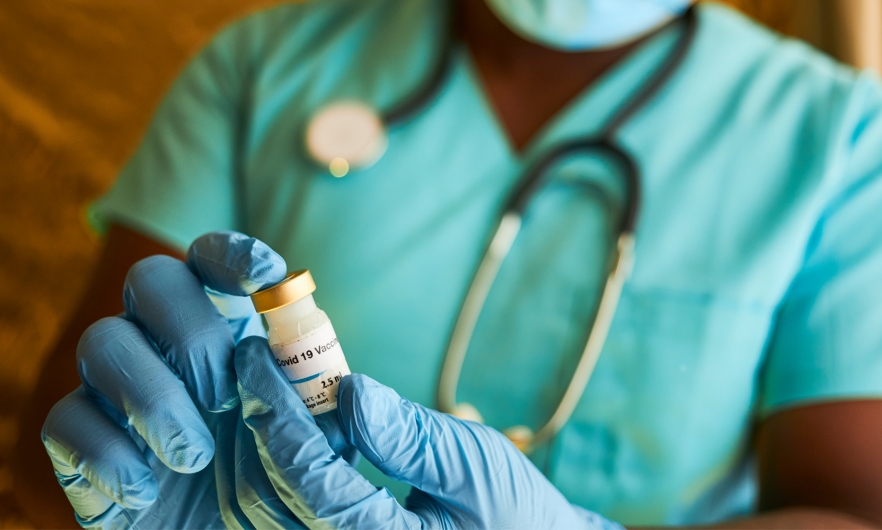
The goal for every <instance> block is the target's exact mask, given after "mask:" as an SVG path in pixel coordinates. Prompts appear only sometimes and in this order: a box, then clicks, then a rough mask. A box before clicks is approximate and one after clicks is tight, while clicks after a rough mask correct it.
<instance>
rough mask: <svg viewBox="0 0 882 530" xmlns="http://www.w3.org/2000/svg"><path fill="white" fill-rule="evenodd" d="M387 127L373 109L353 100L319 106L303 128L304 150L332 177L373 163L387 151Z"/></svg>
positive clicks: (344, 174) (342, 175)
mask: <svg viewBox="0 0 882 530" xmlns="http://www.w3.org/2000/svg"><path fill="white" fill-rule="evenodd" d="M386 145H387V140H386V127H385V125H383V120H382V119H381V118H380V115H379V114H378V113H377V112H376V110H375V109H374V108H372V107H371V106H369V105H366V104H365V103H362V102H360V101H355V100H342V101H335V102H333V103H331V104H330V105H327V106H325V107H322V108H321V109H319V111H318V112H316V113H315V114H314V115H313V116H312V118H311V119H310V121H309V125H308V126H307V128H306V150H307V152H308V153H309V155H310V156H311V157H312V159H313V160H314V161H315V162H316V163H317V164H319V165H320V166H322V167H326V168H328V171H329V172H330V173H331V174H332V175H334V176H335V177H338V178H339V177H344V176H346V174H348V173H349V171H351V170H354V169H366V168H368V167H370V166H372V165H373V164H374V163H375V162H376V161H377V160H379V159H380V157H381V156H383V153H384V152H385V151H386Z"/></svg>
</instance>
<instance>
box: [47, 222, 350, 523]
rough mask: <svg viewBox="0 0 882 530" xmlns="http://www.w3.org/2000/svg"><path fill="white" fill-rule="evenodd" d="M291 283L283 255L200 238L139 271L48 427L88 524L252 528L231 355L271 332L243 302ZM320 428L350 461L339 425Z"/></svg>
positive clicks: (61, 475) (240, 238) (256, 245)
mask: <svg viewBox="0 0 882 530" xmlns="http://www.w3.org/2000/svg"><path fill="white" fill-rule="evenodd" d="M285 273H286V265H285V261H284V260H283V259H282V258H281V256H279V255H278V254H276V253H275V252H273V251H272V250H271V249H270V248H269V247H267V246H266V245H265V244H263V243H261V242H260V241H258V240H256V239H253V238H248V237H246V236H244V235H242V234H238V233H235V232H216V233H212V234H208V235H206V236H203V237H201V238H199V239H198V240H196V241H195V242H194V243H193V245H192V246H191V247H190V250H189V252H188V255H187V264H184V263H181V262H180V261H178V260H175V259H173V258H170V257H167V256H153V257H150V258H147V259H145V260H142V261H140V262H138V263H137V264H136V265H135V266H133V267H132V269H131V270H130V271H129V273H128V276H127V277H126V285H125V290H124V295H123V301H124V305H125V314H124V316H121V317H113V318H105V319H102V320H100V321H98V322H96V323H95V324H93V325H92V326H91V327H90V328H89V329H88V330H87V331H86V332H85V333H84V334H83V337H82V338H81V340H80V343H79V346H78V349H77V369H78V371H79V374H80V378H81V379H82V382H83V385H82V386H81V387H80V388H79V389H77V390H76V391H74V392H73V393H71V394H69V395H68V396H66V397H65V398H64V399H62V400H61V401H60V402H59V403H58V404H56V405H55V407H54V408H53V409H52V411H51V412H50V414H49V416H48V417H47V419H46V422H45V424H44V427H43V443H44V444H45V446H46V450H47V451H48V452H49V455H50V457H51V459H52V463H53V465H54V467H55V471H56V475H57V476H58V479H59V482H60V484H61V486H62V487H63V488H64V490H65V493H66V494H67V496H68V499H69V500H70V502H71V504H72V505H73V508H74V510H75V511H76V514H77V518H78V521H79V522H80V524H82V525H83V526H107V527H117V526H129V525H135V526H141V527H164V528H169V527H173V528H187V527H199V528H207V527H221V526H223V521H222V520H221V516H222V515H223V516H224V517H227V518H229V519H230V520H229V521H227V523H228V524H230V525H233V526H235V525H237V524H240V523H239V521H240V520H241V521H242V522H244V524H245V525H246V526H247V519H246V518H245V517H244V516H242V512H241V510H240V509H239V507H238V505H239V503H240V502H242V503H246V502H252V501H253V500H254V499H253V498H250V497H249V496H248V495H249V492H248V491H244V490H237V489H236V482H237V481H236V475H237V474H239V473H243V472H242V470H241V469H240V468H237V461H235V460H234V459H233V458H234V456H235V451H236V447H235V445H236V443H235V441H236V429H237V424H238V423H239V422H238V418H240V417H241V412H240V409H239V408H238V403H239V398H238V394H237V391H236V379H235V374H234V371H233V350H234V347H235V344H236V342H237V341H238V340H239V339H240V338H241V337H243V336H246V335H253V334H260V335H262V334H263V327H262V326H261V325H260V321H259V319H258V316H257V314H256V313H255V312H254V307H253V305H252V304H251V302H250V300H248V299H247V298H242V297H243V296H245V295H247V294H250V293H252V292H254V291H256V290H258V289H260V288H262V287H265V286H268V285H271V284H274V283H276V282H278V281H280V280H282V279H283V278H284V276H285ZM206 288H208V289H209V290H212V291H213V292H212V294H211V298H209V296H206ZM231 295H232V296H231ZM212 301H214V302H215V304H216V305H215V304H213V303H212ZM216 306H217V307H216ZM218 309H220V311H219V310H218ZM325 416H327V415H325ZM328 420H333V421H328ZM319 421H320V422H322V427H323V428H324V429H325V430H326V431H327V433H328V437H329V440H331V443H333V444H334V445H335V447H337V449H338V451H344V449H345V440H344V439H343V437H342V431H341V430H340V428H339V424H338V423H337V422H336V419H335V418H331V417H329V418H319ZM354 454H355V452H354V450H351V449H350V450H348V451H346V455H347V456H348V457H352V456H353V455H354ZM212 457H214V466H211V467H206V466H208V463H209V462H210V461H211V460H212ZM245 475H247V473H245ZM242 483H243V484H246V483H247V481H242Z"/></svg>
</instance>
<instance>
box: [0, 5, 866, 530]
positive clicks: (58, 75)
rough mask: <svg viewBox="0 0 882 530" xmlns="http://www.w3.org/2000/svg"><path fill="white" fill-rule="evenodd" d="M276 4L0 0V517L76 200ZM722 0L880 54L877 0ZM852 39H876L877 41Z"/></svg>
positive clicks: (72, 239) (6, 517) (85, 236)
mask: <svg viewBox="0 0 882 530" xmlns="http://www.w3.org/2000/svg"><path fill="white" fill-rule="evenodd" d="M319 1H320V0H319ZM868 2H869V3H868ZM278 3H281V2H280V1H279V0H212V1H208V0H191V1H189V2H173V1H171V0H152V1H150V2H115V1H110V0H67V1H63V2H60V1H58V0H28V1H27V2H24V1H18V2H5V3H4V4H3V5H2V7H0V527H2V528H13V527H15V528H18V527H26V526H27V521H25V520H23V519H21V517H20V516H19V515H18V512H17V511H16V509H15V506H14V504H13V501H12V499H11V496H10V491H11V490H12V488H13V487H14V485H13V483H12V478H11V475H10V473H9V472H8V470H7V467H6V463H7V462H8V461H9V459H10V458H14V455H12V454H11V449H12V446H13V444H14V442H15V438H16V435H17V434H16V430H17V429H16V420H15V416H16V412H17V410H18V409H19V407H20V406H21V404H22V403H23V401H24V399H25V398H26V397H27V396H28V393H29V392H30V391H31V389H32V388H33V385H34V383H35V382H36V378H37V376H38V374H39V370H40V368H41V366H42V361H43V359H44V357H45V355H46V354H47V353H48V351H49V349H50V348H51V347H52V344H53V342H54V340H55V338H56V337H57V335H58V334H59V333H60V331H61V329H62V327H63V326H64V324H65V322H66V320H67V318H68V316H69V313H70V311H72V310H73V308H74V307H75V305H76V303H77V301H78V300H79V299H80V297H83V296H85V297H88V293H85V292H83V289H84V288H85V285H86V280H87V278H88V276H89V274H90V268H91V267H92V265H93V263H94V261H95V259H96V258H97V252H98V250H99V248H100V244H101V243H100V240H99V239H98V237H97V236H96V235H95V234H94V233H93V232H91V230H90V229H89V228H88V226H87V225H86V223H85V218H84V215H83V212H84V208H85V206H86V205H87V204H88V203H89V202H90V201H92V200H93V199H95V198H96V197H98V196H99V195H100V194H102V193H103V192H104V191H105V190H106V189H107V188H108V187H109V186H110V185H111V184H112V183H113V180H114V177H115V175H116V174H117V172H118V171H119V169H120V168H121V166H122V165H123V164H124V163H125V161H126V158H127V157H128V156H129V155H130V154H131V153H132V151H133V150H134V149H135V148H136V146H137V144H138V142H139V139H140V137H141V135H142V133H143V131H144V129H145V128H146V126H147V124H148V122H149V120H150V116H151V114H152V112H153V109H154V108H155V107H156V106H157V104H158V103H159V100H160V98H161V97H162V95H163V93H164V92H165V90H166V87H168V86H169V84H170V83H171V82H172V80H173V79H174V77H175V75H176V73H177V72H178V71H180V70H181V69H182V68H183V66H184V64H185V63H186V61H187V60H188V58H189V57H191V56H192V55H193V54H194V53H195V52H196V51H197V50H198V49H199V48H201V47H202V46H203V45H204V44H205V43H206V42H207V41H208V39H210V37H211V35H212V34H213V33H215V32H216V31H217V30H219V29H220V28H221V27H222V26H223V25H224V24H226V23H228V22H231V21H233V20H235V19H237V18H240V17H242V16H245V15H246V14H248V13H249V12H252V11H255V10H258V9H261V8H265V7H269V6H271V5H274V4H278ZM726 3H729V4H731V5H734V6H735V7H736V8H738V9H740V10H742V11H744V12H746V13H747V14H749V15H750V16H752V17H754V18H755V19H757V20H759V21H761V22H763V23H764V24H767V25H769V26H771V27H773V28H775V29H777V30H779V31H781V32H783V33H786V34H789V35H795V36H799V37H801V38H804V39H806V40H808V41H810V42H812V43H813V44H815V45H817V46H819V47H822V48H824V49H826V50H827V51H829V52H831V53H832V54H834V55H836V56H838V57H840V58H842V59H844V60H849V61H851V62H854V63H856V64H861V65H866V64H876V65H878V64H879V63H882V44H880V43H879V42H878V41H879V36H878V35H870V36H869V37H868V36H866V35H865V33H866V32H867V31H869V32H870V33H872V32H873V31H876V30H878V28H879V27H880V26H882V2H880V1H879V0H838V1H836V2H834V1H831V0H775V1H774V2H769V1H763V0H730V1H729V2H726ZM874 3H875V5H876V6H877V7H878V12H877V13H876V14H875V15H874V16H876V17H878V20H873V24H872V25H870V26H869V29H866V28H863V27H862V26H861V25H862V24H863V25H865V26H866V20H867V19H866V17H863V16H856V15H855V13H862V12H863V11H860V9H858V10H857V11H855V9H856V8H855V6H858V7H860V6H864V7H866V6H865V4H867V5H870V7H869V9H871V10H872V9H875V8H874V7H872V4H874ZM843 6H845V7H843ZM874 28H875V29H874ZM862 32H863V33H862ZM858 37H860V38H858ZM861 39H864V40H866V39H870V40H871V41H872V39H877V40H876V41H873V42H876V43H877V44H879V46H878V50H876V48H874V47H873V46H872V45H871V46H869V47H868V46H863V45H860V42H861ZM856 43H858V44H856ZM877 51H878V53H877ZM73 369H74V367H73V366H71V370H73ZM34 442H35V443H37V442H36V440H35V441H34Z"/></svg>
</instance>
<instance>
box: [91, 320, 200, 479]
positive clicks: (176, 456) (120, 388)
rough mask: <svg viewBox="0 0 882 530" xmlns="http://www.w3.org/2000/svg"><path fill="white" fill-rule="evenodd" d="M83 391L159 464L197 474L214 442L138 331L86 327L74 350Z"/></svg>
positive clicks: (115, 324) (104, 323) (115, 323)
mask: <svg viewBox="0 0 882 530" xmlns="http://www.w3.org/2000/svg"><path fill="white" fill-rule="evenodd" d="M77 370H78V371H79V374H80V379H81V380H82V381H83V386H84V388H85V390H86V391H87V392H88V393H89V394H90V395H92V396H93V397H95V398H96V400H97V401H98V402H99V403H105V404H106V406H105V407H104V408H105V409H106V412H107V413H108V414H110V415H112V416H116V419H117V421H119V422H120V424H121V425H124V426H125V425H131V426H132V427H133V428H134V430H135V431H136V432H137V433H138V434H139V435H140V436H141V437H142V438H143V439H144V441H145V442H146V443H147V445H148V446H149V447H150V449H151V450H152V451H153V452H154V454H156V456H157V457H158V458H159V460H160V461H162V463H164V464H165V465H166V466H168V467H169V468H171V469H173V470H175V471H177V472H179V473H194V472H196V471H200V470H202V469H203V468H204V467H205V466H206V465H208V463H209V462H210V461H211V458H212V456H213V454H214V439H213V438H212V436H211V432H210V431H209V429H208V426H206V425H205V422H204V421H203V420H202V417H201V416H200V414H199V411H198V410H197V409H196V405H195V404H194V403H193V400H192V399H191V398H190V396H189V394H188V393H187V389H186V388H184V384H183V383H182V382H181V380H180V379H178V378H177V377H176V376H175V374H174V373H172V371H171V370H170V369H169V367H168V365H166V364H165V362H163V360H162V359H161V358H160V357H159V355H157V353H156V352H155V351H154V350H153V347H152V346H151V345H150V344H149V343H148V342H147V339H146V337H144V334H143V333H142V332H141V330H140V329H138V327H137V326H136V325H135V324H133V323H131V322H129V321H127V320H124V319H122V318H117V317H110V318H104V319H101V320H99V321H98V322H96V323H94V324H92V325H91V326H90V327H89V328H88V329H87V330H86V331H85V333H83V336H82V337H81V338H80V342H79V345H78V346H77Z"/></svg>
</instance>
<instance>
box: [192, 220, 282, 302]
mask: <svg viewBox="0 0 882 530" xmlns="http://www.w3.org/2000/svg"><path fill="white" fill-rule="evenodd" d="M187 266H188V267H190V270H191V271H193V274H195V275H196V276H197V277H199V279H201V280H202V283H203V284H205V285H206V286H207V287H209V288H210V289H214V290H215V291H218V292H220V293H223V294H230V295H234V296H248V295H249V294H251V293H254V292H255V291H259V290H260V289H263V288H264V287H269V286H270V285H273V284H276V283H278V282H280V281H282V280H283V279H284V278H285V274H286V272H287V265H286V264H285V260H284V259H283V258H282V256H280V255H278V254H277V253H276V252H275V251H273V249H271V248H270V247H269V246H267V245H266V243H264V242H262V241H260V240H259V239H255V238H253V237H248V236H246V235H245V234H240V233H239V232H230V231H221V232H210V233H208V234H205V235H203V236H200V237H199V238H197V239H196V240H195V241H193V244H191V245H190V249H189V250H188V251H187Z"/></svg>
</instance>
